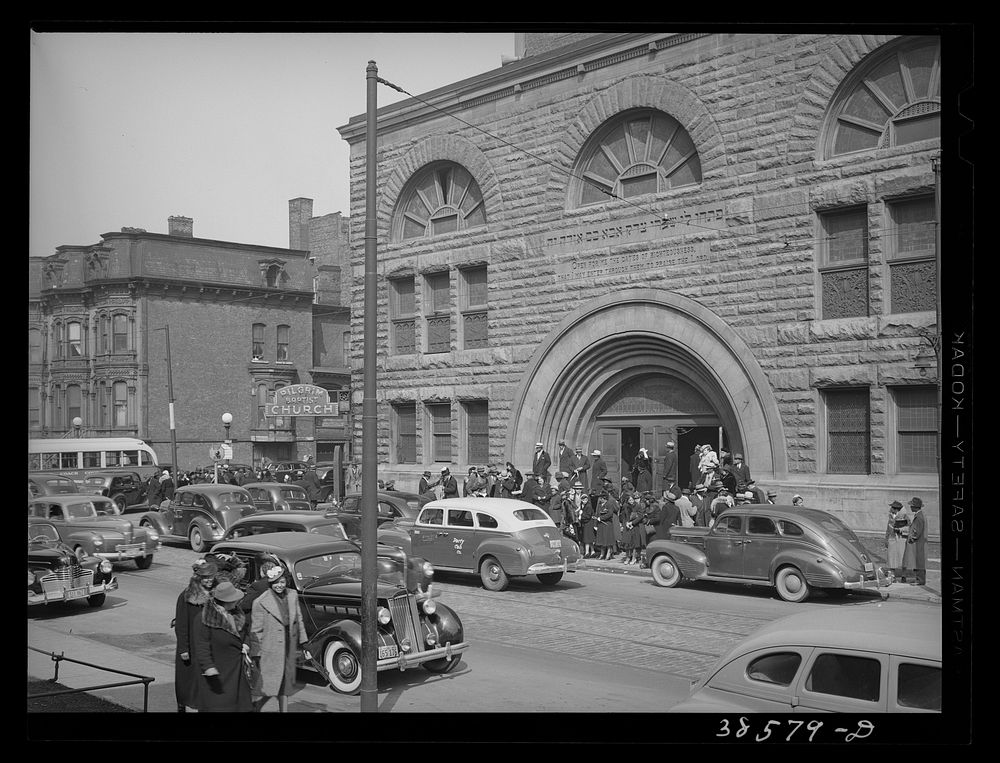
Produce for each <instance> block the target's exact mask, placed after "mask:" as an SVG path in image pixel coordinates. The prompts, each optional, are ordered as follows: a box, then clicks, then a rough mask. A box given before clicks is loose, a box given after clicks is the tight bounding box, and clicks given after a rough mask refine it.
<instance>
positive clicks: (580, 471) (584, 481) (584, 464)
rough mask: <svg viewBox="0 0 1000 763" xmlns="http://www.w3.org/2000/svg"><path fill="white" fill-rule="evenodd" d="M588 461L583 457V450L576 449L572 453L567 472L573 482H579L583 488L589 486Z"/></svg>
mask: <svg viewBox="0 0 1000 763" xmlns="http://www.w3.org/2000/svg"><path fill="white" fill-rule="evenodd" d="M589 472H590V459H589V458H587V457H586V456H585V455H583V448H576V449H575V451H574V453H573V459H572V462H571V468H570V470H569V473H570V475H572V478H573V481H576V480H579V481H580V484H581V485H583V486H584V488H586V487H588V486H589V485H590V475H589V474H588V473H589Z"/></svg>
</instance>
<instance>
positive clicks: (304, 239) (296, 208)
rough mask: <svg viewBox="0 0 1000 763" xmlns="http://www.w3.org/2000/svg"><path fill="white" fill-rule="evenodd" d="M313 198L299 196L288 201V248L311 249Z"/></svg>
mask: <svg viewBox="0 0 1000 763" xmlns="http://www.w3.org/2000/svg"><path fill="white" fill-rule="evenodd" d="M312 216H313V200H312V199H304V198H302V197H299V198H297V199H289V201H288V248H289V249H305V250H308V249H309V221H310V220H311V219H312Z"/></svg>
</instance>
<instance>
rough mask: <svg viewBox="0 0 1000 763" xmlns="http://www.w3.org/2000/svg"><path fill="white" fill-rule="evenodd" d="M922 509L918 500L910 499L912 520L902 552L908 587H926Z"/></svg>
mask: <svg viewBox="0 0 1000 763" xmlns="http://www.w3.org/2000/svg"><path fill="white" fill-rule="evenodd" d="M923 508H924V502H923V501H921V500H920V499H919V498H912V499H910V511H911V512H912V513H913V518H912V519H911V520H910V535H909V537H908V538H907V539H906V550H905V551H904V552H903V567H904V571H905V575H906V580H907V582H908V583H909V584H910V585H927V519H926V518H925V517H924V511H923Z"/></svg>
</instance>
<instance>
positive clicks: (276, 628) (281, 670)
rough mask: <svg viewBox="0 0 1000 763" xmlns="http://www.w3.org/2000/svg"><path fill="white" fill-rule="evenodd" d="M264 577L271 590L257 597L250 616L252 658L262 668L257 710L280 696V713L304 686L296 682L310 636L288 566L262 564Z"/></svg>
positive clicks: (308, 655) (307, 652)
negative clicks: (300, 655) (290, 586)
mask: <svg viewBox="0 0 1000 763" xmlns="http://www.w3.org/2000/svg"><path fill="white" fill-rule="evenodd" d="M260 572H261V577H262V578H263V579H265V580H267V582H268V584H269V589H268V590H266V591H264V592H263V593H262V594H261V595H260V596H258V597H257V598H256V599H254V602H253V608H252V611H251V615H250V659H252V660H254V661H255V663H256V665H257V669H258V670H259V671H260V686H259V687H258V688H256V690H255V694H256V696H255V697H254V703H253V704H254V710H255V711H259V710H260V709H261V708H262V707H263V706H264V705H265V704H266V703H267V701H268V699H270V698H271V697H277V698H278V712H281V713H286V712H288V697H289V695H291V694H294V693H295V692H296V691H298V690H299V689H301V688H302V686H303V684H301V683H298V682H297V681H296V673H295V670H296V662H297V657H298V654H299V651H301V652H302V655H303V657H305V659H307V660H308V659H309V658H310V657H311V656H312V655H310V654H309V651H308V649H306V642H307V641H308V640H309V636H308V635H307V634H306V626H305V622H304V621H303V619H302V611H301V609H300V608H299V596H298V593H296V591H295V589H294V588H289V587H288V578H287V574H286V572H285V568H284V567H283V566H282V565H280V564H275V563H271V564H268V565H261V571H260Z"/></svg>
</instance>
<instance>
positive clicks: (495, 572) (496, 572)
mask: <svg viewBox="0 0 1000 763" xmlns="http://www.w3.org/2000/svg"><path fill="white" fill-rule="evenodd" d="M486 574H487V575H488V576H489V579H490V580H497V579H498V578H499V577H500V568H499V567H498V566H497V565H495V564H491V565H489V566H488V567H487V568H486Z"/></svg>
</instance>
